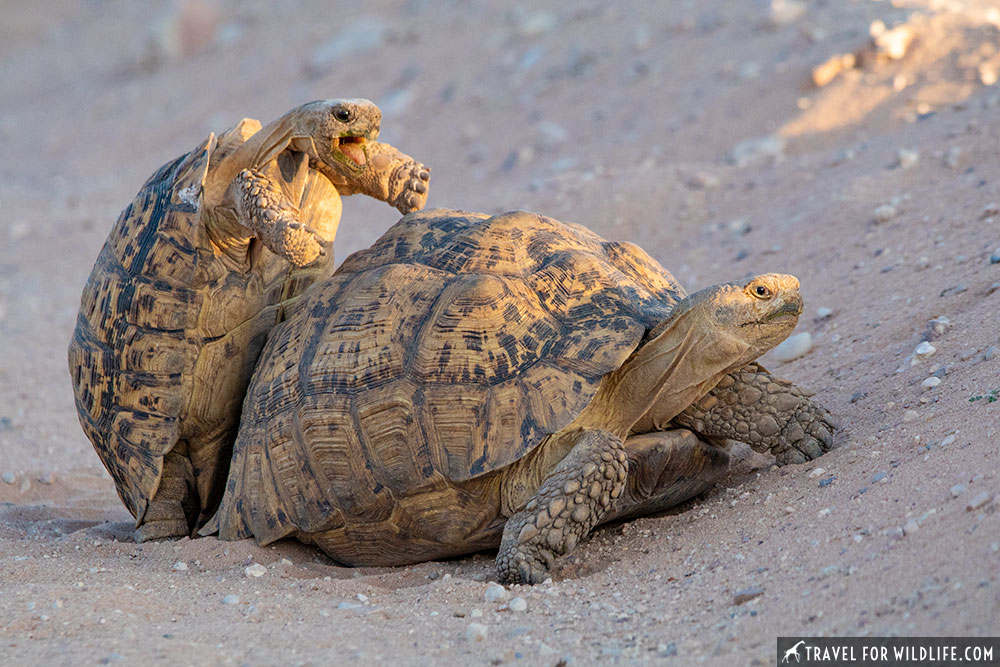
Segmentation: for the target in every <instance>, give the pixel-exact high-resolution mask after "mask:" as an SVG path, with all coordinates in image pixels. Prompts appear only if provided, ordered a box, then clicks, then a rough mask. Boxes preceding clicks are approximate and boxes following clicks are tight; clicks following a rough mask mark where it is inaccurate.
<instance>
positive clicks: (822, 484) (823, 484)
mask: <svg viewBox="0 0 1000 667" xmlns="http://www.w3.org/2000/svg"><path fill="white" fill-rule="evenodd" d="M835 479H837V476H836V475H834V476H833V477H827V478H826V479H821V480H819V487H820V488H821V489H822V488H824V487H827V486H830V485H831V484H833V480H835Z"/></svg>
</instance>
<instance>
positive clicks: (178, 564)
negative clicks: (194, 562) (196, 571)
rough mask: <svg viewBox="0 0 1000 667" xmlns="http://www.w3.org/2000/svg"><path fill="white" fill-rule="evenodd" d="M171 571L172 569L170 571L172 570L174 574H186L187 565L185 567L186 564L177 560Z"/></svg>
mask: <svg viewBox="0 0 1000 667" xmlns="http://www.w3.org/2000/svg"><path fill="white" fill-rule="evenodd" d="M171 569H172V570H173V571H174V572H187V570H188V565H187V563H185V562H184V561H182V560H179V561H177V562H176V563H174V566H173V567H172V568H171Z"/></svg>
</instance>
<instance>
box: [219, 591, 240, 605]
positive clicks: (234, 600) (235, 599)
mask: <svg viewBox="0 0 1000 667" xmlns="http://www.w3.org/2000/svg"><path fill="white" fill-rule="evenodd" d="M239 603H240V596H239V595H233V594H232V593H230V594H229V595H227V596H226V597H224V598H222V604H239Z"/></svg>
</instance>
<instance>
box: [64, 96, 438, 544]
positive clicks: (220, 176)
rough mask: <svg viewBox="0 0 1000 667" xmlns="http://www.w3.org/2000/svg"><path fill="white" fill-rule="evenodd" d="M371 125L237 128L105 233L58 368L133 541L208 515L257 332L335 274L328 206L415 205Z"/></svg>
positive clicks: (416, 190) (343, 120)
mask: <svg viewBox="0 0 1000 667" xmlns="http://www.w3.org/2000/svg"><path fill="white" fill-rule="evenodd" d="M380 120H381V112H380V111H379V108H378V107H377V106H375V105H374V104H372V103H371V102H369V101H367V100H322V101H318V102H311V103H309V104H305V105H303V106H300V107H298V108H296V109H292V110H291V111H289V112H288V113H286V114H285V115H283V116H281V117H280V118H278V119H277V120H275V121H273V122H272V123H269V124H268V125H267V126H265V127H261V124H260V123H259V122H257V121H256V120H252V119H244V120H243V121H241V122H240V123H239V124H237V125H236V126H235V127H234V128H232V129H231V130H229V131H227V132H225V133H224V134H222V135H221V136H219V137H216V136H215V135H214V134H210V135H209V136H208V137H207V138H206V139H205V140H203V141H202V142H201V143H200V144H198V146H196V147H195V149H194V150H193V151H191V152H190V153H187V154H185V155H182V156H181V157H179V158H177V159H175V160H172V161H170V162H168V163H167V164H165V165H163V166H162V167H161V168H160V169H159V170H158V171H157V172H156V173H155V174H153V176H152V177H150V179H149V180H148V181H147V182H146V184H145V185H144V186H143V187H142V189H141V190H140V191H139V194H138V195H137V196H136V198H135V200H134V201H133V202H132V203H131V204H129V205H128V207H126V208H125V210H124V211H123V212H122V214H121V216H120V217H119V219H118V221H117V223H116V224H115V226H114V228H113V229H112V231H111V234H110V235H109V237H108V240H107V242H106V243H105V244H104V248H103V250H102V251H101V253H100V256H99V257H98V259H97V262H96V264H95V265H94V269H93V272H92V273H91V275H90V279H89V280H88V282H87V285H86V287H85V288H84V291H83V296H82V298H81V302H80V313H79V316H78V318H77V324H76V330H75V331H74V333H73V339H72V341H71V342H70V347H69V367H70V374H71V377H72V382H73V389H74V392H75V395H76V407H77V412H78V413H79V416H80V422H81V424H82V425H83V429H84V431H85V432H86V434H87V436H88V437H89V438H90V440H91V442H93V444H94V448H95V449H96V450H97V452H98V454H99V455H100V457H101V460H102V461H103V462H104V465H105V466H106V467H107V469H108V471H109V472H110V473H111V476H112V477H113V478H114V481H115V485H116V486H117V489H118V494H119V495H120V496H121V499H122V501H123V502H124V503H125V505H126V507H128V509H129V511H131V512H132V514H133V516H135V518H136V526H137V528H138V537H139V539H140V540H142V539H149V538H162V537H171V536H180V535H189V534H191V532H192V530H193V529H195V528H197V527H199V526H200V525H201V524H203V523H204V522H205V520H206V519H208V518H209V517H210V516H211V515H212V513H213V512H214V511H215V509H216V508H217V507H218V503H219V500H220V498H221V497H222V491H223V489H224V483H225V476H226V472H227V470H228V468H227V464H228V462H229V458H230V454H231V450H230V448H231V447H232V442H233V439H234V438H235V435H236V427H237V425H238V423H239V411H240V405H241V404H242V401H243V395H244V392H245V390H246V385H247V383H248V382H249V380H250V373H251V371H252V370H253V366H254V363H255V362H256V361H257V355H258V354H259V353H260V350H261V348H262V347H263V345H264V341H265V339H266V337H267V333H268V332H269V331H270V330H271V327H273V326H274V325H275V324H276V323H277V322H279V321H280V320H281V319H282V317H283V312H284V310H283V309H284V306H285V305H286V304H287V303H289V302H290V300H293V299H295V298H296V297H298V296H299V295H300V294H301V293H302V292H303V290H304V289H305V288H306V287H307V286H308V285H310V284H312V282H313V281H315V280H316V279H317V278H319V277H322V276H326V275H329V273H330V271H331V269H332V253H331V252H327V251H328V249H329V246H330V244H331V243H332V241H333V240H334V235H335V234H336V232H337V226H338V223H339V222H340V213H341V203H340V195H350V194H353V193H364V194H367V195H369V196H372V197H374V198H376V199H380V200H383V201H386V202H388V203H389V204H391V205H393V206H395V207H396V208H398V209H399V210H400V211H402V212H403V213H408V212H410V211H413V210H416V209H419V208H421V207H422V206H423V204H424V201H425V200H426V197H427V181H428V170H427V168H426V167H424V166H423V165H421V164H420V163H418V162H415V161H414V160H413V159H412V158H410V157H409V156H407V155H404V154H402V153H400V152H399V151H397V150H396V149H395V148H393V147H392V146H389V145H388V144H383V143H379V142H377V141H375V140H376V139H377V138H378V133H379V125H380Z"/></svg>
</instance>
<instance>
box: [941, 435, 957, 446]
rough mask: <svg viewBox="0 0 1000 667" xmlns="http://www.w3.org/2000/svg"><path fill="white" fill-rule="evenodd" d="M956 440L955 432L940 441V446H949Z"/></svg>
mask: <svg viewBox="0 0 1000 667" xmlns="http://www.w3.org/2000/svg"><path fill="white" fill-rule="evenodd" d="M953 442H955V434H954V433H953V434H951V435H946V436H945V437H944V438H943V439H942V440H941V442H940V443H939V446H940V447H947V446H948V445H950V444H951V443H953Z"/></svg>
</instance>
